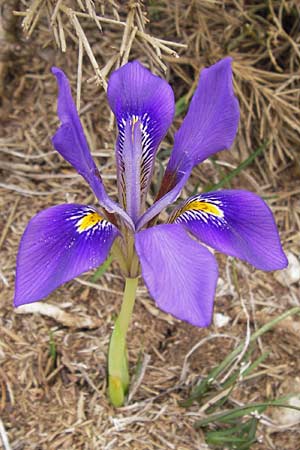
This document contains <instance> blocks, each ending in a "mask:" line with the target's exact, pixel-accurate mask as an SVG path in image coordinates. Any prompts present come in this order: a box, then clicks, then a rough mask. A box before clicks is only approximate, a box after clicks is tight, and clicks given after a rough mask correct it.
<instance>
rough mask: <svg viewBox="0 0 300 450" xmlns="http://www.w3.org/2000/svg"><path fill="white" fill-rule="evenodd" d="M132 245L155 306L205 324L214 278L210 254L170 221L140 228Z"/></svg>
mask: <svg viewBox="0 0 300 450" xmlns="http://www.w3.org/2000/svg"><path fill="white" fill-rule="evenodd" d="M135 247H136V251H137V254H138V256H139V259H140V262H141V266H142V274H143V278H144V280H145V283H146V285H147V286H148V289H149V291H150V294H151V296H152V297H153V298H154V299H155V301H156V303H157V305H158V307H159V308H161V309H162V310H163V311H165V312H167V313H170V314H172V315H173V316H175V317H177V318H178V319H181V320H185V321H187V322H189V323H191V324H192V325H196V326H199V327H205V326H208V325H209V324H210V323H211V318H212V311H213V300H214V294H215V288H216V283H217V278H218V267H217V263H216V260H215V258H214V256H213V255H212V254H211V253H210V252H209V251H208V250H207V249H206V248H205V247H203V246H202V245H200V244H199V243H197V242H196V241H194V240H193V239H191V238H190V237H189V236H188V235H187V233H186V232H185V231H184V229H183V227H182V226H180V225H174V224H167V225H158V226H156V227H153V228H149V229H147V230H143V231H140V232H139V233H137V235H136V241H135Z"/></svg>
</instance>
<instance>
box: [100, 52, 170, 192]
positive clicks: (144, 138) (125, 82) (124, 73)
mask: <svg viewBox="0 0 300 450" xmlns="http://www.w3.org/2000/svg"><path fill="white" fill-rule="evenodd" d="M107 95H108V101H109V104H110V106H111V109H112V110H113V112H114V114H115V116H116V119H117V124H118V129H119V136H118V142H117V148H116V158H117V166H118V179H119V189H120V191H121V194H122V193H125V195H126V192H125V191H126V183H127V182H129V183H130V182H131V179H130V176H129V175H128V174H127V173H126V168H125V162H124V160H125V158H127V159H128V158H129V155H127V154H126V155H125V153H126V151H127V148H126V147H127V146H126V142H125V140H126V132H125V130H126V124H128V123H129V124H130V127H133V126H134V124H136V123H137V122H138V123H139V127H140V130H141V142H139V143H138V144H139V145H135V146H134V147H135V154H132V155H131V156H130V158H131V165H132V166H133V167H135V168H136V170H139V171H140V185H141V186H140V190H141V193H142V195H143V196H145V194H146V192H147V190H148V187H149V183H150V181H151V177H152V173H153V165H154V157H155V154H156V152H157V149H158V146H159V144H160V142H161V141H162V139H163V138H164V136H165V134H166V132H167V130H168V128H169V126H170V125H171V123H172V120H173V116H174V108H175V105H174V94H173V91H172V89H171V87H170V86H169V84H168V83H167V82H166V81H164V80H163V79H161V78H159V77H157V76H155V75H153V74H152V73H151V72H150V71H149V70H147V69H146V68H145V67H143V66H142V65H141V64H140V63H139V62H138V61H133V62H130V63H128V64H125V65H124V66H123V67H121V68H120V69H118V70H116V71H115V72H114V73H113V74H112V75H111V77H110V79H109V83H108V91H107ZM137 165H138V167H137ZM124 172H125V173H124Z"/></svg>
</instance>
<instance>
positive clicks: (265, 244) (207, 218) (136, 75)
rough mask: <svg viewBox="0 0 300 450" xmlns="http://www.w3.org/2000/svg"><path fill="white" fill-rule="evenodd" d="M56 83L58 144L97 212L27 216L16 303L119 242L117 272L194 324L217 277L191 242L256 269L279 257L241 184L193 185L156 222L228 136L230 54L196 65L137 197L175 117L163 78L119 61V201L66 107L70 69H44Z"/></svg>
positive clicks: (96, 261)
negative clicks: (165, 147) (163, 155)
mask: <svg viewBox="0 0 300 450" xmlns="http://www.w3.org/2000/svg"><path fill="white" fill-rule="evenodd" d="M52 72H53V74H54V75H55V76H56V78H57V82H58V86H59V96H58V115H59V118H60V120H61V126H60V128H59V129H58V131H57V132H56V134H55V136H54V137H53V145H54V147H55V148H56V150H57V151H58V152H59V153H60V154H61V155H62V156H63V157H64V158H65V159H66V160H67V161H68V162H69V163H70V164H71V165H72V166H73V167H74V168H75V169H76V170H77V172H78V173H80V175H82V176H83V177H84V179H85V180H86V181H87V182H88V184H89V185H90V187H91V188H92V190H93V191H94V193H95V195H96V197H97V199H98V201H99V204H100V207H101V210H100V211H99V210H98V209H96V208H94V207H92V206H86V205H81V204H75V203H74V204H63V205H58V206H54V207H51V208H49V209H46V210H44V211H42V212H40V213H39V214H37V215H36V216H35V217H34V218H33V219H32V220H31V221H30V222H29V224H28V226H27V228H26V230H25V233H24V235H23V237H22V240H21V244H20V248H19V253H18V257H17V271H16V290H15V299H14V304H15V306H19V305H22V304H25V303H30V302H34V301H37V300H40V299H42V298H43V297H45V296H47V295H48V294H50V292H52V291H53V290H54V289H56V288H57V287H58V286H59V285H61V284H62V283H65V282H66V281H69V280H71V279H72V278H74V277H76V276H78V275H80V274H81V273H83V272H85V271H87V270H90V269H93V268H96V267H97V266H99V265H100V264H102V263H103V262H104V260H105V259H106V258H107V256H108V254H109V252H110V250H111V247H112V246H113V245H115V244H116V243H118V249H119V253H121V254H122V255H123V262H124V261H125V263H124V264H123V266H124V267H125V269H124V270H125V273H124V275H125V276H126V277H132V278H134V277H136V276H138V274H139V271H140V270H141V273H142V276H143V278H144V281H145V283H146V285H147V287H148V289H149V291H150V294H151V296H152V297H153V298H154V299H155V301H156V303H157V305H158V306H159V308H161V309H162V310H163V311H165V312H167V313H170V314H172V315H173V316H175V317H177V318H179V319H181V320H185V321H187V322H189V323H191V324H193V325H196V326H201V327H203V326H207V325H209V324H210V323H211V318H212V310H213V299H214V293H215V288H216V283H217V277H218V267H217V262H216V260H215V257H214V256H213V254H212V253H211V252H210V251H209V250H208V249H207V248H206V247H204V246H203V245H201V244H200V243H199V242H198V241H199V240H200V241H202V242H203V243H205V244H206V245H208V246H210V247H213V248H214V249H216V250H218V251H221V252H224V253H226V254H228V255H231V256H236V257H238V258H241V259H242V260H244V261H247V262H248V263H250V264H252V265H253V266H255V267H257V268H258V269H263V270H277V269H282V268H284V267H286V265H287V259H286V257H285V255H284V253H283V251H282V247H281V244H280V240H279V236H278V232H277V229H276V225H275V222H274V218H273V215H272V212H271V211H270V209H269V207H268V206H267V205H266V203H265V202H264V201H263V200H262V199H261V198H260V197H258V196H257V195H255V194H253V193H251V192H247V191H242V190H222V191H217V192H209V193H200V194H197V195H194V196H193V197H190V198H188V199H187V200H186V201H185V202H184V203H182V204H181V205H180V206H178V207H176V209H175V210H174V211H173V212H172V213H171V215H170V217H169V220H168V223H166V224H159V225H155V224H156V221H157V217H158V214H159V213H160V212H161V211H162V210H163V209H164V208H166V207H167V206H168V205H170V203H172V202H173V201H174V200H176V199H177V198H178V196H179V194H180V192H181V190H182V188H183V186H184V185H185V183H186V181H187V179H188V177H189V175H190V173H191V171H192V169H193V167H194V166H195V165H197V164H199V163H201V162H202V161H204V160H205V159H206V158H208V157H209V156H211V155H213V154H215V153H216V152H218V151H221V150H224V149H228V148H229V147H230V146H231V145H232V142H233V140H234V137H235V134H236V131H237V127H238V121H239V106H238V101H237V99H236V97H235V96H234V92H233V87H232V70H231V58H229V57H228V58H225V59H223V60H221V61H219V62H218V63H217V64H215V65H213V66H211V67H209V68H206V69H203V70H202V72H201V76H200V79H199V84H198V87H197V89H196V91H195V94H194V96H193V99H192V101H191V104H190V107H189V110H188V113H187V115H186V117H185V119H184V121H183V123H182V125H181V127H180V128H179V130H178V132H177V133H176V134H175V138H174V148H173V151H172V153H171V158H170V160H169V163H168V166H167V168H166V172H165V174H164V178H163V181H162V184H161V187H160V191H159V194H158V197H157V199H156V201H155V202H154V204H153V205H152V206H151V207H150V208H149V209H147V210H146V196H147V192H148V190H149V185H150V182H151V179H152V175H153V169H154V159H155V156H156V153H157V150H158V147H159V145H160V143H161V141H162V139H163V138H164V136H165V134H166V132H167V130H168V128H169V127H170V125H171V123H172V120H173V117H174V109H175V103H174V94H173V91H172V89H171V87H170V86H169V84H168V83H167V82H166V81H164V80H163V79H161V78H159V77H158V76H155V75H153V74H152V73H151V72H150V71H149V70H147V69H146V68H145V67H143V66H142V65H141V64H140V63H139V62H137V61H134V62H130V63H128V64H126V65H124V66H123V67H121V68H120V69H118V70H116V71H115V72H114V73H113V74H112V75H111V77H110V79H109V83H108V93H107V95H108V101H109V104H110V107H111V109H112V111H113V113H114V114H115V117H116V121H117V125H118V138H117V143H116V162H117V180H118V193H119V203H116V202H114V201H113V200H112V199H110V198H109V196H108V195H107V194H106V191H105V189H104V186H103V183H102V180H101V176H100V173H99V171H98V169H97V167H96V165H95V163H94V161H93V159H92V156H91V153H90V151H89V148H88V144H87V141H86V138H85V136H84V132H83V128H82V125H81V123H80V119H79V116H78V113H77V110H76V107H75V105H74V102H73V99H72V96H71V90H70V86H69V82H68V79H67V78H66V76H65V74H64V73H63V72H62V71H61V70H60V69H57V68H53V69H52Z"/></svg>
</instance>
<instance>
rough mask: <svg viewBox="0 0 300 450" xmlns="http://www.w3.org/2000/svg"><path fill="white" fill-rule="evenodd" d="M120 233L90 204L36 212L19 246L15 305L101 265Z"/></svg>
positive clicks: (45, 292)
mask: <svg viewBox="0 0 300 450" xmlns="http://www.w3.org/2000/svg"><path fill="white" fill-rule="evenodd" d="M118 233H119V232H118V230H117V229H116V228H115V227H114V226H113V225H112V224H111V223H109V222H108V221H107V220H105V219H103V218H102V217H101V216H100V215H99V214H98V212H97V211H96V210H95V209H94V208H91V207H90V206H84V205H78V204H65V205H58V206H54V207H52V208H49V209H46V210H44V211H42V212H40V213H39V214H37V215H36V216H35V217H34V218H33V219H31V221H30V222H29V224H28V225H27V228H26V230H25V232H24V234H23V237H22V239H21V243H20V247H19V252H18V256H17V269H16V287H15V299H14V304H15V306H20V305H22V304H25V303H31V302H35V301H37V300H40V299H42V298H43V297H45V296H47V295H48V294H50V292H52V291H53V290H54V289H56V288H57V287H58V286H60V285H61V284H62V283H65V282H66V281H69V280H71V279H72V278H74V277H76V276H78V275H80V274H81V273H83V272H86V271H87V270H90V269H93V268H95V267H97V266H99V265H100V264H102V263H103V261H104V260H105V259H106V257H107V255H108V252H109V250H110V248H111V245H112V243H113V241H114V239H115V238H116V236H117V235H118Z"/></svg>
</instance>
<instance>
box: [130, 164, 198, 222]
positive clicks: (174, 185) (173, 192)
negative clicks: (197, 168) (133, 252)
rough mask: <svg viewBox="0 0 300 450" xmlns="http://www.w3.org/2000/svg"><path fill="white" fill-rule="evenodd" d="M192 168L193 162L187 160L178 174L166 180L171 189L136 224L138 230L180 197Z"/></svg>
mask: <svg viewBox="0 0 300 450" xmlns="http://www.w3.org/2000/svg"><path fill="white" fill-rule="evenodd" d="M192 168H193V165H192V163H191V161H189V160H188V159H186V160H185V161H184V162H183V164H182V165H181V168H180V169H179V170H178V172H176V173H174V174H173V175H172V177H171V178H170V179H166V183H167V187H168V188H171V189H170V190H169V191H168V189H166V194H164V195H163V196H162V197H161V198H158V200H156V202H155V203H153V205H152V206H151V207H150V208H149V209H147V211H146V212H145V213H144V214H143V215H142V217H141V218H140V219H139V220H138V222H137V224H136V229H137V230H141V229H142V228H143V227H144V226H145V225H146V224H147V223H149V222H150V220H152V219H153V218H154V217H155V216H157V215H158V214H159V213H160V212H161V211H162V210H163V209H164V208H166V207H167V206H169V205H170V204H171V203H172V202H174V201H175V200H176V199H177V198H178V197H179V195H180V192H181V190H182V188H183V187H184V185H185V183H186V182H187V180H188V178H189V176H190V173H191V171H192Z"/></svg>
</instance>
